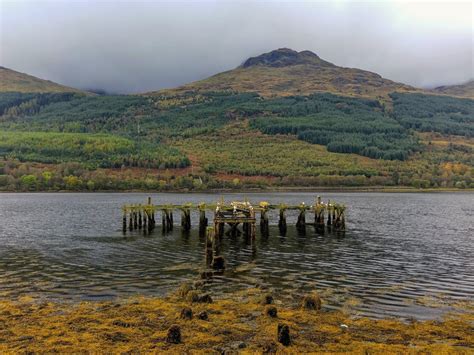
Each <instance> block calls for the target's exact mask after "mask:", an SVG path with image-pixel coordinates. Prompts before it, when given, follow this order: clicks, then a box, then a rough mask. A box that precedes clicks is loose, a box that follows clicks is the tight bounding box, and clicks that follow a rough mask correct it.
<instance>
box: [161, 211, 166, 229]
mask: <svg viewBox="0 0 474 355" xmlns="http://www.w3.org/2000/svg"><path fill="white" fill-rule="evenodd" d="M167 228H168V219H167V218H166V210H164V209H163V210H161V231H162V232H163V233H166V230H167Z"/></svg>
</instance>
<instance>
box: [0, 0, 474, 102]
mask: <svg viewBox="0 0 474 355" xmlns="http://www.w3.org/2000/svg"><path fill="white" fill-rule="evenodd" d="M0 21H1V27H0V42H1V43H0V44H1V47H0V65H2V66H5V67H8V68H11V69H15V70H18V71H21V72H26V73H29V74H32V75H35V76H38V77H41V78H45V79H49V80H53V81H56V82H59V83H61V84H65V85H69V86H74V87H78V88H83V89H91V88H101V89H105V90H107V91H109V92H119V93H131V92H143V91H148V90H156V89H160V88H167V87H174V86H177V85H180V84H184V83H187V82H190V81H194V80H199V79H203V78H205V77H208V76H210V75H212V74H215V73H218V72H221V71H224V70H229V69H232V68H234V67H236V66H238V65H239V64H241V63H242V62H243V61H244V60H245V59H246V58H247V57H249V56H255V55H258V54H260V53H263V52H268V51H270V50H273V49H276V48H281V47H289V48H292V49H295V50H306V49H308V50H311V51H313V52H315V53H316V54H318V55H319V56H320V57H321V58H323V59H325V60H328V61H330V62H333V63H334V64H337V65H340V66H346V67H357V68H361V69H366V70H370V71H373V72H377V73H379V74H381V75H382V76H384V77H386V78H389V79H392V80H395V81H400V82H404V83H408V84H411V85H414V86H418V87H432V86H436V85H442V84H453V83H461V82H464V81H466V80H468V79H471V78H473V77H474V60H473V47H474V39H473V31H474V24H473V5H472V2H471V1H461V2H455V1H445V2H439V1H438V2H433V1H421V2H413V1H365V2H362V1H344V0H336V1H331V2H329V1H326V2H321V1H301V2H290V1H287V2H283V1H255V0H254V1H237V0H235V1H225V0H221V1H204V0H201V1H181V2H176V1H169V2H162V1H132V0H129V1H99V0H95V1H92V0H91V1H86V0H82V1H78V0H76V1H73V0H69V1H67V0H64V1H59V0H57V1H43V0H36V1H34V0H30V1H27V0H24V1H23V0H15V1H9V0H0Z"/></svg>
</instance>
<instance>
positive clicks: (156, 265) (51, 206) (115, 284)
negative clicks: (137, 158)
mask: <svg viewBox="0 0 474 355" xmlns="http://www.w3.org/2000/svg"><path fill="white" fill-rule="evenodd" d="M325 195H326V196H325V198H330V199H331V200H337V201H340V202H343V203H346V204H347V205H348V207H349V209H348V224H347V227H348V228H347V232H346V233H345V234H341V233H339V234H327V233H326V234H320V233H316V231H314V230H313V229H312V228H310V227H308V228H307V233H306V236H301V235H298V233H297V231H296V229H295V228H294V226H293V224H294V223H295V221H296V213H288V224H289V228H288V233H287V235H286V236H281V235H280V233H279V231H278V228H276V227H275V226H271V228H270V236H269V237H266V238H265V237H261V236H259V235H258V236H257V240H256V243H255V245H254V246H252V245H250V244H249V243H248V242H246V241H244V240H243V238H240V237H239V238H230V237H225V238H223V241H222V245H221V252H222V253H223V255H224V256H225V258H226V262H227V265H228V268H227V272H226V273H225V274H223V275H219V276H216V277H214V278H212V279H211V280H208V282H207V283H206V285H205V288H206V289H207V290H210V291H211V292H212V293H213V294H215V295H219V294H223V293H225V292H230V291H232V290H235V289H239V288H246V287H255V286H260V287H266V288H269V289H270V290H273V291H274V292H275V293H277V294H278V295H279V297H281V298H282V299H285V298H288V299H294V296H295V294H302V293H304V292H309V291H311V290H314V289H317V290H318V291H319V292H321V293H322V294H323V296H324V299H325V301H326V303H325V307H327V308H328V309H335V308H341V307H343V308H347V307H349V308H350V309H352V310H353V311H354V312H358V313H359V314H363V315H369V316H373V317H385V316H401V317H417V318H432V317H436V316H438V315H439V314H441V312H442V311H445V310H446V309H447V308H446V304H449V301H450V300H452V301H462V300H469V299H473V298H474V273H473V270H474V261H473V260H474V258H472V255H474V240H473V235H474V233H473V232H474V218H473V217H474V195H473V194H382V193H374V194H362V193H351V194H344V193H327V194H325ZM146 196H147V195H146V194H6V195H1V198H0V218H1V219H2V224H1V225H0V242H1V243H2V249H1V250H0V295H2V296H5V297H16V296H21V295H25V294H36V295H38V296H40V297H47V298H51V299H57V298H60V299H65V298H67V299H74V300H76V299H87V300H103V299H110V298H114V297H118V296H130V295H134V294H137V293H139V294H146V295H162V294H165V293H167V292H169V291H170V290H172V289H174V288H175V287H176V286H177V285H178V284H179V283H181V282H182V281H185V280H191V279H196V278H198V275H199V272H200V270H201V269H202V268H203V266H204V265H203V264H204V260H203V256H204V240H203V238H200V237H199V235H198V233H197V231H196V230H192V231H191V232H190V233H183V232H182V231H181V229H180V228H179V227H176V228H175V230H174V231H173V232H172V233H169V234H167V235H162V233H161V231H160V230H159V229H158V230H157V231H156V232H154V233H153V234H151V235H146V236H145V235H143V234H142V233H139V232H136V233H135V232H134V233H127V234H126V235H125V236H124V235H122V233H121V230H120V223H121V211H120V208H119V207H120V205H121V204H124V203H135V202H137V203H139V202H142V201H144V200H145V197H146ZM246 196H247V197H249V198H250V200H252V201H259V200H261V199H264V200H267V201H269V202H281V201H282V200H285V201H286V202H287V203H294V204H297V203H300V202H301V201H306V202H307V203H311V202H312V201H313V200H314V194H308V193H285V194H277V193H275V194H264V195H263V194H246ZM224 197H225V198H226V199H227V200H235V199H238V198H239V197H238V196H235V195H229V196H224ZM153 198H154V200H160V201H161V202H163V203H184V202H189V200H190V199H191V200H193V201H198V202H201V201H204V202H214V201H215V200H216V199H218V198H219V197H216V196H215V195H206V194H192V195H184V194H157V195H153ZM45 206H46V207H45ZM460 211H462V212H460ZM418 212H420V213H418ZM421 212H422V213H421ZM197 218H198V216H197V214H196V213H193V214H192V223H193V225H196V224H197ZM270 218H271V220H273V221H275V222H276V221H277V214H276V213H275V212H272V213H271V216H270ZM175 219H176V222H177V223H179V214H178V215H177V216H176V217H175ZM427 298H428V300H427ZM354 300H357V301H354ZM433 300H434V301H433ZM435 301H439V302H440V303H443V304H444V305H443V307H441V308H439V307H438V306H435V305H434V302H435Z"/></svg>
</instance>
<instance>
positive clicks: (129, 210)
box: [122, 196, 346, 239]
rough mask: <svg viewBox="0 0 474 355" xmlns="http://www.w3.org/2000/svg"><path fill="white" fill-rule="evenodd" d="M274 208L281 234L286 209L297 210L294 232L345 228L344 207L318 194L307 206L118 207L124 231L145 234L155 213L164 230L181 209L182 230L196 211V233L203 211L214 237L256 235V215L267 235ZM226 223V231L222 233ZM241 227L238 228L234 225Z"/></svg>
mask: <svg viewBox="0 0 474 355" xmlns="http://www.w3.org/2000/svg"><path fill="white" fill-rule="evenodd" d="M270 210H278V211H279V213H278V216H279V217H278V227H279V229H280V233H282V235H285V234H286V230H287V220H286V218H287V211H297V212H298V218H297V222H296V227H297V229H298V231H300V232H302V233H304V232H305V229H306V226H307V225H313V226H315V227H316V228H317V229H320V230H324V229H325V228H331V229H334V230H337V231H344V230H345V211H346V206H345V205H343V204H338V203H334V202H331V201H328V202H327V203H324V202H322V200H321V197H320V196H318V197H317V198H316V199H315V202H314V204H313V205H307V204H305V203H304V202H302V203H301V204H299V205H287V204H284V203H279V204H270V203H268V202H265V201H262V202H259V203H258V204H256V205H252V204H251V203H250V202H248V201H243V202H242V201H233V202H230V203H225V202H224V201H223V200H221V201H220V202H217V203H214V204H212V203H211V204H207V203H198V204H193V203H185V204H153V203H152V201H151V198H150V197H148V200H147V203H146V204H131V205H125V206H123V207H122V211H123V217H122V229H123V232H124V233H126V232H127V230H129V231H133V230H142V231H143V232H144V233H147V232H148V233H149V232H151V231H152V230H154V229H155V227H156V220H155V217H156V214H157V213H161V229H162V231H163V232H168V231H171V230H172V229H173V225H174V218H173V212H177V211H179V212H181V228H182V229H183V230H184V231H189V230H190V229H191V212H192V211H197V212H198V213H199V231H200V234H203V235H204V234H205V233H206V228H207V227H208V218H207V215H206V213H208V212H209V213H213V215H214V218H213V221H214V222H213V223H214V232H215V237H216V238H220V237H222V236H223V235H224V233H227V234H230V235H239V234H242V233H243V234H244V235H245V236H247V237H250V238H252V239H254V238H255V234H256V223H257V214H259V216H260V231H261V234H262V235H264V236H267V235H268V234H269V216H268V214H269V211H270ZM307 215H310V216H313V218H314V219H313V220H312V221H311V222H306V220H307V219H306V218H307ZM226 226H228V227H229V230H228V231H227V232H225V228H226ZM239 226H242V231H240V229H239V228H238V227H239Z"/></svg>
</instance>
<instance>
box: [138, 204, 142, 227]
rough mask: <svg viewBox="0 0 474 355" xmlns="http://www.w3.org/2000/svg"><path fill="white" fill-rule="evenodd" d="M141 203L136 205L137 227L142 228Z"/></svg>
mask: <svg viewBox="0 0 474 355" xmlns="http://www.w3.org/2000/svg"><path fill="white" fill-rule="evenodd" d="M142 225H143V221H142V205H141V204H140V205H138V229H142Z"/></svg>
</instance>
